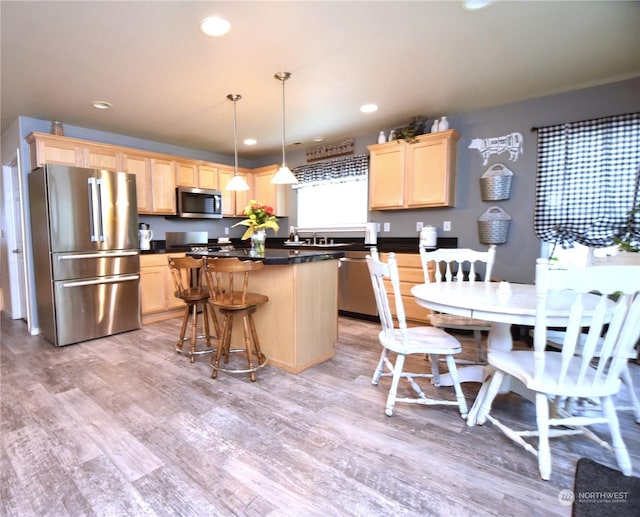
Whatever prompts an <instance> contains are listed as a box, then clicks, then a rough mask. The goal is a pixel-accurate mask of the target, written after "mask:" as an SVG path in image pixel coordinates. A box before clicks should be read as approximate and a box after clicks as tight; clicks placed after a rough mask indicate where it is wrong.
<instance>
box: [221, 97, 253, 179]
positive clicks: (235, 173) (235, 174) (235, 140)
mask: <svg viewBox="0 0 640 517" xmlns="http://www.w3.org/2000/svg"><path fill="white" fill-rule="evenodd" d="M227 99H229V100H230V101H233V153H234V158H235V162H234V163H235V168H234V169H233V178H231V181H230V182H229V183H228V184H227V186H226V188H225V190H236V191H237V190H249V185H247V182H246V181H245V180H244V178H243V177H242V176H238V138H237V135H236V103H237V102H238V101H239V100H240V99H242V96H241V95H238V94H237V93H236V94H231V93H230V94H229V95H227Z"/></svg>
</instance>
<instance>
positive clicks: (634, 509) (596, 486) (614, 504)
mask: <svg viewBox="0 0 640 517" xmlns="http://www.w3.org/2000/svg"><path fill="white" fill-rule="evenodd" d="M573 495H574V500H573V511H572V513H571V514H572V515H573V517H602V516H604V515H616V516H619V517H626V516H633V517H637V516H639V515H640V478H637V477H627V476H625V475H624V474H622V472H620V471H619V470H615V469H612V468H609V467H606V466H604V465H600V463H596V462H595V461H592V460H590V459H587V458H582V459H580V460H578V465H577V466H576V478H575V483H574V486H573Z"/></svg>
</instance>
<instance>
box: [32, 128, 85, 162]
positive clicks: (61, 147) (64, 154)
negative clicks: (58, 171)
mask: <svg viewBox="0 0 640 517" xmlns="http://www.w3.org/2000/svg"><path fill="white" fill-rule="evenodd" d="M26 141H27V143H28V144H29V146H30V159H31V169H35V168H36V167H40V166H42V165H44V164H45V163H57V164H60V165H70V166H72V167H73V166H75V167H84V166H85V157H84V151H83V142H82V141H80V140H76V139H74V138H65V137H62V136H56V135H49V134H46V133H30V134H29V135H27V137H26Z"/></svg>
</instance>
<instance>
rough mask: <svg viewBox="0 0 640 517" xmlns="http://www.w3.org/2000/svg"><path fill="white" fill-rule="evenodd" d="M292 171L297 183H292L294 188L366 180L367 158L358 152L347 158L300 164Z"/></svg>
mask: <svg viewBox="0 0 640 517" xmlns="http://www.w3.org/2000/svg"><path fill="white" fill-rule="evenodd" d="M292 172H293V174H294V175H295V177H296V178H297V179H298V183H296V184H294V185H292V187H293V188H294V189H295V188H304V187H310V186H313V185H318V184H320V183H342V182H345V181H366V179H367V176H368V173H369V158H368V156H367V155H366V154H360V155H356V156H350V157H348V158H338V159H336V160H328V161H324V162H320V163H313V164H308V165H301V166H300V167H296V168H295V169H293V171H292Z"/></svg>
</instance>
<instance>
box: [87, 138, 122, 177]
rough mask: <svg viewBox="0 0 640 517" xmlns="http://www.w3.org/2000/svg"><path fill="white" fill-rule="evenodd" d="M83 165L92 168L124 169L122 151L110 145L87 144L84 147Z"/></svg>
mask: <svg viewBox="0 0 640 517" xmlns="http://www.w3.org/2000/svg"><path fill="white" fill-rule="evenodd" d="M82 154H83V158H84V159H83V167H88V168H90V169H106V170H109V171H118V170H122V168H121V161H122V152H121V151H120V150H119V149H117V148H114V147H113V146H108V145H98V144H95V145H93V144H87V145H84V146H83V147H82Z"/></svg>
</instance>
